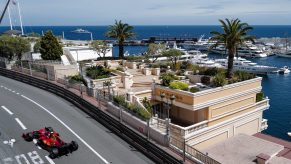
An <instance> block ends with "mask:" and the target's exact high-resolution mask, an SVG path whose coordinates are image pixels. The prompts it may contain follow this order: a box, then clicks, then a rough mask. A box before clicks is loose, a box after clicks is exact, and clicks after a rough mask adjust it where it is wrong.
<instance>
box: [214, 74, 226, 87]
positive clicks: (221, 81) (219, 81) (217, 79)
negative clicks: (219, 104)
mask: <svg viewBox="0 0 291 164" xmlns="http://www.w3.org/2000/svg"><path fill="white" fill-rule="evenodd" d="M226 83H227V81H226V79H225V75H224V74H217V75H215V76H214V78H213V84H214V86H215V87H222V86H224V85H225V84H226Z"/></svg>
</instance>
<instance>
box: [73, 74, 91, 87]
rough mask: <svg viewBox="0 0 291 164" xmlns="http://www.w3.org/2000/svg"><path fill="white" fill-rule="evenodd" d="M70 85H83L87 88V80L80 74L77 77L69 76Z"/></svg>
mask: <svg viewBox="0 0 291 164" xmlns="http://www.w3.org/2000/svg"><path fill="white" fill-rule="evenodd" d="M69 83H72V84H75V83H83V84H84V85H85V86H87V82H86V80H85V79H84V78H83V76H81V75H80V74H79V75H75V76H69Z"/></svg>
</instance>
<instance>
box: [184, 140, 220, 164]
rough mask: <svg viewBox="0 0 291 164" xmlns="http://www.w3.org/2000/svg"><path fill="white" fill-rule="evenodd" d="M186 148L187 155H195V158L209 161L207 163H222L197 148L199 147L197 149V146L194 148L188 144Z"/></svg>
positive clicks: (205, 161) (204, 161)
mask: <svg viewBox="0 0 291 164" xmlns="http://www.w3.org/2000/svg"><path fill="white" fill-rule="evenodd" d="M185 149H186V153H187V155H189V156H191V157H194V158H196V159H198V160H200V161H201V162H203V163H207V164H220V163H219V162H218V161H216V160H215V159H213V158H211V157H209V156H208V155H206V154H204V153H202V152H200V151H199V150H197V149H195V148H193V147H191V146H189V145H186V146H185Z"/></svg>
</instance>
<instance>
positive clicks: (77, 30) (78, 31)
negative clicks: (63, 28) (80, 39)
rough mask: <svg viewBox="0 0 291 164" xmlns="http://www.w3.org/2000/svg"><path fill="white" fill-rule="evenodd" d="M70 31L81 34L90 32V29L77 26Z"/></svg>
mask: <svg viewBox="0 0 291 164" xmlns="http://www.w3.org/2000/svg"><path fill="white" fill-rule="evenodd" d="M71 32H73V33H81V34H89V33H91V32H90V31H88V30H84V29H81V28H78V29H76V30H74V31H71Z"/></svg>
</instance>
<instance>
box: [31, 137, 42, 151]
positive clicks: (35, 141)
mask: <svg viewBox="0 0 291 164" xmlns="http://www.w3.org/2000/svg"><path fill="white" fill-rule="evenodd" d="M32 141H33V143H34V144H35V145H37V140H36V139H33V140H32ZM37 148H38V149H41V147H40V146H37Z"/></svg>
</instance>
